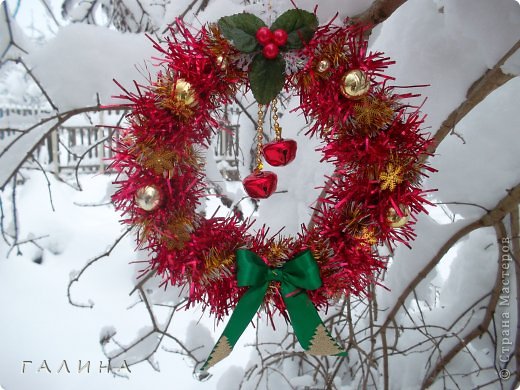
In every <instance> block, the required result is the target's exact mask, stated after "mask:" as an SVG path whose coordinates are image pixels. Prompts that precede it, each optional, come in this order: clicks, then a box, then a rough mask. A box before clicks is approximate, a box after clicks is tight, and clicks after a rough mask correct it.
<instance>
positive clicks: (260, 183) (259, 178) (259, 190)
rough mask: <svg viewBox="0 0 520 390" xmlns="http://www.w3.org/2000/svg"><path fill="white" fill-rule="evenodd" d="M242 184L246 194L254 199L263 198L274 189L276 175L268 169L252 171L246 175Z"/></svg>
mask: <svg viewBox="0 0 520 390" xmlns="http://www.w3.org/2000/svg"><path fill="white" fill-rule="evenodd" d="M242 184H243V185H244V189H245V190H246V192H247V194H248V195H249V196H250V197H251V198H254V199H265V198H268V197H270V196H271V195H272V193H273V192H275V191H276V185H277V184H278V177H277V176H276V173H274V172H270V171H260V172H253V173H252V174H250V175H249V176H248V177H246V178H245V179H244V180H243V181H242Z"/></svg>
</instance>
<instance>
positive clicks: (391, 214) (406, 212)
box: [386, 205, 410, 228]
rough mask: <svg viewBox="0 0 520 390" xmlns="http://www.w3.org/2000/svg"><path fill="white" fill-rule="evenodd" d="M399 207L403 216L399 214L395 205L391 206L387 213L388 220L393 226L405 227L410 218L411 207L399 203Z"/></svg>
mask: <svg viewBox="0 0 520 390" xmlns="http://www.w3.org/2000/svg"><path fill="white" fill-rule="evenodd" d="M399 208H400V209H401V213H402V216H400V215H399V214H397V211H395V209H394V208H393V207H390V208H389V209H388V212H387V213H386V220H387V221H388V224H389V225H390V226H391V227H393V228H400V227H403V226H404V225H406V223H407V222H408V220H409V219H410V209H409V208H408V207H407V206H405V205H399Z"/></svg>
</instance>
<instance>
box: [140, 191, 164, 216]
mask: <svg viewBox="0 0 520 390" xmlns="http://www.w3.org/2000/svg"><path fill="white" fill-rule="evenodd" d="M135 203H136V204H137V206H139V207H140V208H142V209H143V210H144V211H152V210H154V209H156V208H157V207H159V205H160V204H161V192H160V191H159V189H158V188H157V187H155V186H146V187H142V188H139V189H138V190H137V192H136V193H135Z"/></svg>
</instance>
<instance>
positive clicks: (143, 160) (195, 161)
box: [131, 139, 202, 176]
mask: <svg viewBox="0 0 520 390" xmlns="http://www.w3.org/2000/svg"><path fill="white" fill-rule="evenodd" d="M131 152H132V153H133V154H134V155H136V156H137V158H136V160H137V161H138V162H139V163H140V164H142V165H143V166H144V167H146V168H147V169H150V170H152V171H154V173H155V174H157V175H163V174H165V173H168V175H169V176H171V175H172V172H173V171H174V169H175V168H176V167H177V166H178V164H179V163H181V162H182V164H184V165H191V166H194V167H196V168H198V167H200V165H201V161H202V160H201V156H199V155H198V154H197V153H196V152H195V150H194V149H193V148H191V147H187V148H186V150H185V151H184V153H182V155H181V154H179V153H178V152H177V151H175V150H172V149H171V148H168V147H164V146H161V145H157V140H155V139H151V140H147V141H145V142H140V143H136V144H134V145H133V146H132V148H131ZM180 173H182V172H180Z"/></svg>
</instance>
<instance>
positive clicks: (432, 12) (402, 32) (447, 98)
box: [371, 0, 520, 131]
mask: <svg viewBox="0 0 520 390" xmlns="http://www.w3.org/2000/svg"><path fill="white" fill-rule="evenodd" d="M445 3H446V4H445ZM468 3H471V7H468V6H467V5H468ZM490 8H492V9H493V11H491V12H490ZM461 12H466V13H468V12H469V13H470V15H469V16H468V15H466V16H463V17H462V18H463V19H462V20H464V23H461V19H460V18H461V16H460V15H459V13H461ZM519 16H520V7H518V4H515V3H514V1H513V0H497V1H493V2H489V1H486V0H482V1H481V0H478V1H475V2H474V1H473V0H469V1H468V0H457V1H446V2H444V1H438V2H434V1H432V0H426V1H425V0H411V1H407V2H406V3H405V4H403V6H401V7H400V8H399V9H398V10H397V11H396V12H395V13H394V14H393V15H392V17H391V18H390V19H388V20H387V21H386V22H385V23H383V24H382V25H380V26H379V27H378V28H377V30H378V32H377V34H376V38H375V39H374V40H373V42H372V45H371V47H372V49H373V50H381V51H383V52H385V53H386V54H388V55H389V56H390V57H391V58H392V59H393V60H395V61H396V65H395V66H393V67H392V68H391V69H390V70H389V72H388V74H390V75H392V76H394V77H395V78H396V82H395V83H396V85H422V84H430V87H428V88H427V89H424V90H423V93H424V94H425V95H426V96H428V100H427V101H426V103H425V105H424V109H423V111H424V112H425V113H428V118H427V122H426V125H427V126H429V127H431V128H432V130H433V131H436V130H437V129H438V128H439V126H440V124H441V123H442V121H443V120H444V119H445V118H446V117H447V116H448V115H449V113H450V112H451V111H452V110H454V109H455V108H456V107H457V106H458V105H459V104H460V102H462V101H463V100H464V98H465V95H466V91H467V89H468V88H469V87H470V86H471V84H472V83H473V82H474V81H475V80H477V79H478V78H479V77H480V76H481V75H482V74H483V73H484V72H485V71H486V70H487V69H488V67H491V66H493V65H494V64H495V63H496V62H497V60H498V59H499V58H500V57H501V56H502V55H504V54H505V53H506V52H507V51H508V50H509V49H510V48H511V47H512V46H513V45H514V43H515V42H516V39H517V38H518V36H520V17H519ZM489 26H493V28H489ZM486 27H488V28H486ZM476 31H478V32H479V33H476ZM483 31H485V33H482V32H483ZM477 37H478V38H477ZM396 42H399V45H396V44H395V43H396ZM447 91H449V93H447Z"/></svg>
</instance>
